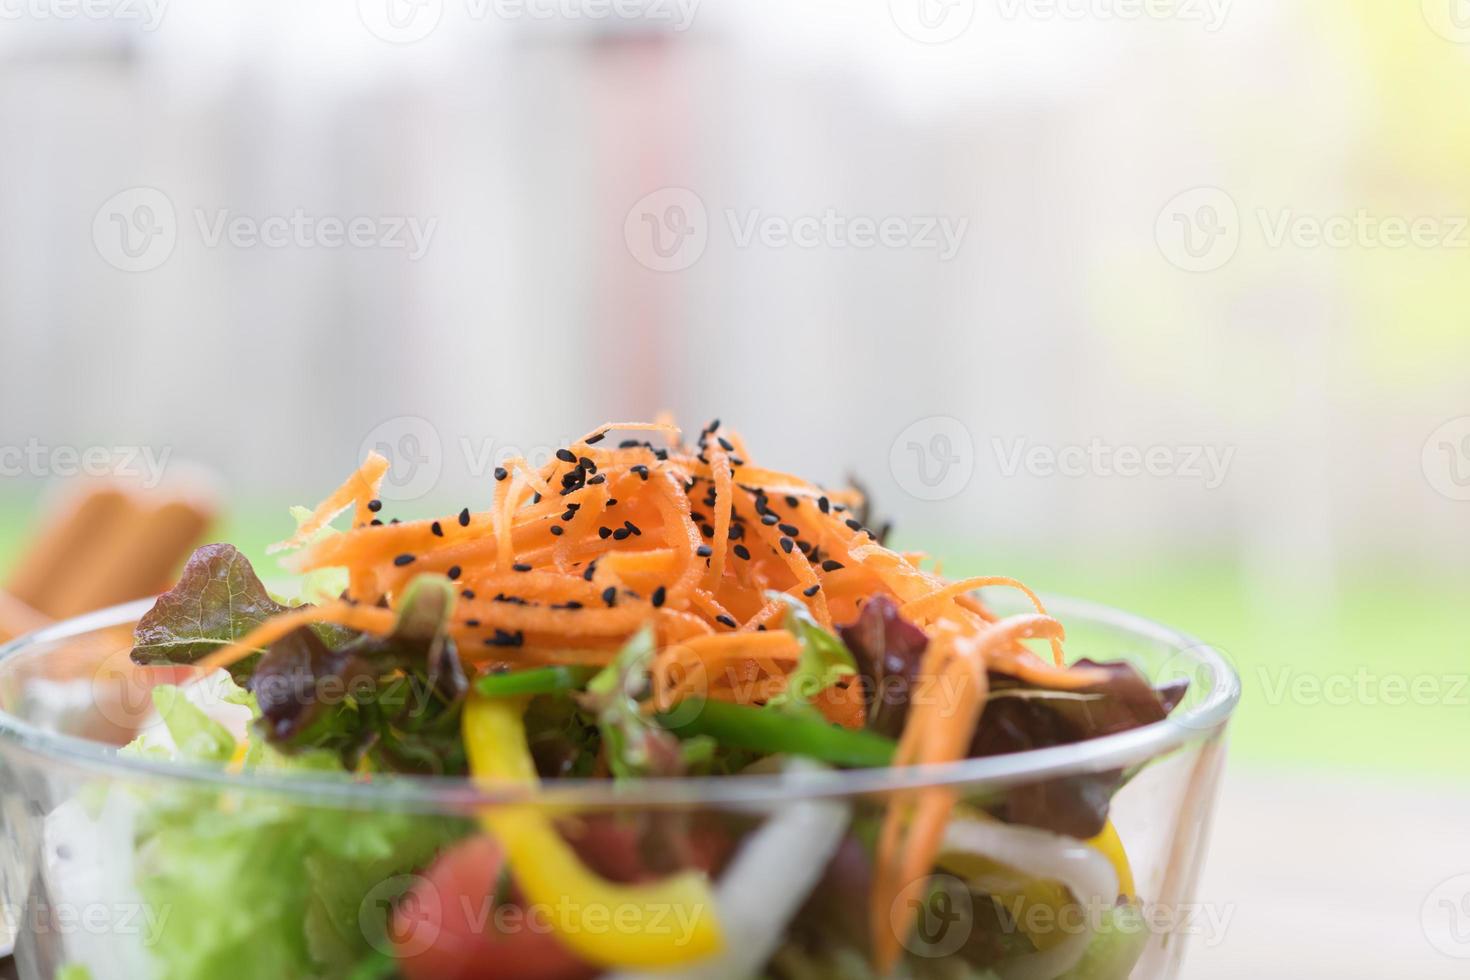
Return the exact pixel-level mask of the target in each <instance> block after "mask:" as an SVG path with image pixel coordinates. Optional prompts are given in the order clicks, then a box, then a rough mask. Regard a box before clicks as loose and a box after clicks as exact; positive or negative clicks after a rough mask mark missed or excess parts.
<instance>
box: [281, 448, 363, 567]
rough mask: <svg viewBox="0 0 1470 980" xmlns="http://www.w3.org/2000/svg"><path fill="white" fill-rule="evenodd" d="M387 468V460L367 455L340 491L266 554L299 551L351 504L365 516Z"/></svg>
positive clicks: (328, 498)
mask: <svg viewBox="0 0 1470 980" xmlns="http://www.w3.org/2000/svg"><path fill="white" fill-rule="evenodd" d="M388 465H389V464H388V459H387V457H385V456H381V455H379V454H378V453H375V452H370V453H368V454H367V459H365V460H363V461H362V465H361V466H359V467H358V468H357V470H356V472H354V473H353V474H352V475H351V476H349V477H348V478H347V479H346V481H345V482H343V484H342V485H341V486H340V487H338V488H337V489H336V490H333V491H332V493H331V495H330V496H328V497H327V499H326V500H323V501H322V502H321V503H320V504H318V505H317V508H316V510H314V511H312V512H311V516H310V517H308V518H307V519H306V520H304V521H302V522H301V525H300V526H299V527H297V528H296V533H295V534H293V535H291V536H290V537H289V538H287V539H286V540H285V541H278V542H276V543H275V544H273V545H271V546H270V547H268V548H266V553H267V554H275V553H276V552H278V551H285V550H286V549H288V548H299V547H301V546H302V545H303V544H305V543H306V542H307V541H309V540H311V536H312V535H313V534H316V533H317V532H318V531H320V530H321V529H322V528H324V527H326V526H327V525H328V524H330V523H332V521H334V520H336V519H337V517H338V515H340V514H341V513H342V512H343V511H344V510H346V509H347V508H348V507H351V506H352V505H353V504H356V505H357V506H358V508H359V513H363V512H365V511H366V510H367V505H368V501H370V500H372V499H373V498H375V497H376V496H377V495H378V487H380V486H382V483H383V477H384V475H385V474H387V472H388Z"/></svg>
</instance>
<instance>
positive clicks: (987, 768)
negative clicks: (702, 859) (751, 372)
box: [0, 595, 1241, 813]
mask: <svg viewBox="0 0 1470 980" xmlns="http://www.w3.org/2000/svg"><path fill="white" fill-rule="evenodd" d="M1042 599H1043V601H1044V602H1045V603H1046V606H1047V609H1048V611H1049V612H1050V613H1051V614H1052V615H1054V616H1056V617H1057V618H1058V619H1060V620H1061V621H1062V622H1063V623H1064V624H1065V623H1067V622H1068V621H1081V620H1086V621H1089V622H1091V623H1094V624H1097V625H1100V626H1104V627H1107V628H1110V629H1113V630H1118V631H1123V632H1127V633H1130V634H1133V635H1135V636H1137V637H1139V638H1140V639H1143V640H1147V641H1151V642H1153V643H1160V644H1165V645H1167V646H1168V647H1171V648H1173V649H1174V650H1175V651H1176V653H1177V654H1186V653H1187V654H1188V655H1189V656H1190V658H1191V659H1192V660H1193V661H1194V665H1195V666H1197V667H1203V668H1204V669H1206V670H1208V671H1209V674H1210V677H1211V681H1212V683H1211V687H1210V690H1209V692H1208V694H1207V696H1206V697H1205V698H1204V699H1203V700H1201V701H1200V702H1198V703H1196V704H1193V705H1190V706H1188V707H1187V708H1181V709H1179V710H1178V711H1176V712H1175V713H1174V714H1173V715H1171V716H1170V717H1169V718H1166V719H1165V720H1163V721H1160V722H1157V723H1155V724H1152V725H1146V726H1144V727H1142V728H1136V729H1133V730H1131V731H1127V732H1120V733H1118V734H1115V735H1106V736H1103V737H1101V738H1096V739H1092V740H1090V741H1086V742H1078V743H1075V744H1072V745H1064V746H1057V747H1054V748H1047V749H1033V750H1029V751H1025V752H1016V753H1012V754H1010V755H1002V756H991V757H988V758H983V759H967V760H964V761H961V762H956V763H951V764H947V765H939V766H913V767H905V768H885V769H855V770H846V771H837V770H831V771H817V772H811V771H803V772H800V773H788V774H779V775H755V776H706V777H695V778H687V779H641V780H628V781H619V782H614V781H612V780H556V781H552V782H548V783H545V784H543V785H542V786H541V787H538V788H534V789H531V788H527V787H525V786H520V785H515V786H511V785H505V784H496V783H490V782H476V781H473V780H471V779H468V778H463V777H438V776H398V777H381V776H378V777H374V779H373V780H372V781H370V782H369V781H363V780H359V779H354V778H353V777H351V776H349V775H346V774H343V775H341V776H323V775H320V774H316V773H312V774H309V775H307V774H295V773H261V772H251V773H244V774H240V773H231V772H227V771H225V770H223V769H221V768H218V767H211V766H203V765H192V764H183V763H173V762H167V761H160V760H151V759H145V758H140V757H134V756H121V755H118V754H117V751H116V748H115V747H114V746H111V745H108V744H105V743H102V742H97V741H94V740H91V739H85V738H81V737H79V736H74V735H65V734H61V733H57V732H51V731H47V730H45V729H42V728H40V727H38V726H36V725H33V724H31V723H30V722H27V721H25V720H24V719H21V718H18V717H16V716H15V715H13V714H11V713H9V712H8V711H5V710H3V709H0V751H4V752H6V753H15V752H19V753H22V754H25V755H29V756H32V757H34V758H35V759H36V760H37V761H38V762H40V763H42V764H44V763H45V762H48V761H51V762H56V763H62V764H66V765H71V766H75V767H78V768H80V769H83V770H87V771H90V772H93V773H95V774H97V775H99V776H104V777H109V778H113V779H135V780H158V781H164V782H177V783H181V784H193V785H194V786H195V787H196V788H201V789H204V788H213V789H215V790H217V791H232V792H240V791H259V792H262V793H271V794H278V795H281V796H283V797H285V798H288V799H292V800H294V801H297V802H301V803H304V804H309V805H318V806H324V805H330V806H334V807H342V808H348V809H368V810H383V809H393V810H405V811H412V812H426V813H443V812H470V811H472V810H474V809H476V808H478V807H484V806H500V805H508V804H532V805H538V806H552V807H557V808H561V807H571V808H583V809H597V808H609V809H622V808H631V807H650V806H652V807H664V806H669V807H689V806H759V805H769V804H773V803H782V802H789V801H793V800H799V799H819V798H839V797H841V798H845V797H858V796H875V795H876V796H885V795H889V794H891V793H894V792H898V791H905V790H914V789H923V788H930V787H956V788H959V787H965V788H973V787H976V786H983V787H984V788H987V789H997V790H999V789H1004V788H1006V787H1010V786H1016V785H1022V784H1026V783H1032V782H1037V781H1041V780H1047V779H1057V778H1061V777H1065V776H1072V775H1079V774H1083V773H1093V772H1104V771H1109V770H1116V769H1127V768H1129V767H1130V766H1133V765H1136V764H1138V763H1141V762H1143V761H1145V760H1148V759H1151V758H1154V757H1157V756H1161V755H1164V754H1166V753H1168V752H1171V751H1173V750H1174V749H1177V748H1179V747H1180V746H1183V745H1185V744H1187V743H1189V742H1193V741H1198V740H1202V739H1205V738H1209V737H1212V736H1213V735H1215V734H1216V733H1218V732H1219V731H1220V730H1221V729H1223V728H1224V726H1225V724H1226V722H1228V721H1229V719H1230V715H1231V713H1232V712H1233V711H1234V710H1235V706H1236V704H1237V703H1239V701H1240V691H1241V689H1240V678H1239V676H1238V674H1237V673H1236V671H1235V670H1234V668H1233V667H1232V665H1231V664H1230V662H1229V661H1228V660H1227V659H1226V658H1225V657H1224V656H1223V655H1222V654H1221V653H1220V652H1219V651H1218V650H1216V649H1215V648H1214V647H1212V646H1210V645H1209V644H1206V643H1202V642H1200V641H1198V640H1196V639H1194V638H1193V637H1190V636H1188V635H1186V634H1184V633H1180V632H1178V631H1176V630H1174V629H1171V628H1170V627H1167V626H1163V625H1161V624H1159V623H1155V622H1153V621H1151V620H1148V619H1145V618H1143V617H1141V616H1135V615H1133V614H1131V613H1126V612H1123V611H1121V610H1118V609H1113V608H1111V607H1109V606H1105V605H1101V604H1098V603H1093V602H1089V601H1086V600H1081V599H1071V598H1065V597H1053V596H1045V595H1044V596H1042ZM152 604H153V600H152V599H142V600H138V601H136V602H130V603H125V604H123V605H119V606H113V607H111V608H108V609H101V610H97V611H96V612H91V613H87V614H85V615H82V616H78V617H75V618H72V619H68V620H65V621H63V622H60V623H55V624H53V625H51V626H48V627H45V628H44V629H40V630H37V631H35V632H33V633H29V634H26V635H25V636H21V637H17V638H16V639H14V640H11V641H9V642H8V643H6V644H4V645H3V646H0V671H3V670H4V669H5V668H6V667H7V666H8V665H9V662H10V661H11V659H12V658H14V657H17V656H20V655H22V654H24V653H25V652H26V651H27V650H28V649H30V648H32V647H35V646H37V645H39V644H43V643H54V642H57V641H60V640H67V639H72V638H75V637H78V636H81V635H83V634H86V633H90V632H93V631H96V630H101V629H106V628H108V627H115V626H121V625H124V624H126V623H129V622H134V621H136V620H137V619H138V618H139V617H141V616H142V615H143V613H144V612H146V611H147V610H148V609H149V608H150V607H151V606H152ZM1009 604H1010V603H1009V601H1006V600H1002V601H1001V602H999V603H992V605H994V606H999V607H1004V606H1007V605H1009ZM1027 608H1028V609H1029V608H1030V607H1029V606H1028V607H1027Z"/></svg>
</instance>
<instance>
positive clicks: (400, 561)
mask: <svg viewBox="0 0 1470 980" xmlns="http://www.w3.org/2000/svg"><path fill="white" fill-rule="evenodd" d="M393 564H395V565H397V566H398V567H399V568H402V567H403V566H404V565H412V564H413V555H399V556H398V557H397V558H395V559H393Z"/></svg>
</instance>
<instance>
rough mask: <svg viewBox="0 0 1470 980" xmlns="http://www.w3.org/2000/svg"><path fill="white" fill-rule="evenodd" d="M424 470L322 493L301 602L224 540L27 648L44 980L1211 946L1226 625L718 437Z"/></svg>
mask: <svg viewBox="0 0 1470 980" xmlns="http://www.w3.org/2000/svg"><path fill="white" fill-rule="evenodd" d="M388 465H389V464H388V461H387V460H386V459H384V458H383V457H381V456H378V455H376V454H373V455H369V457H368V458H367V459H366V460H365V461H364V462H363V463H362V465H361V466H360V468H359V469H358V470H357V471H356V472H354V473H352V474H351V475H350V476H349V478H348V479H347V480H346V482H344V483H343V484H342V485H341V486H340V487H339V488H337V489H336V490H335V491H333V492H332V493H331V494H330V495H328V496H327V498H326V499H325V500H324V501H323V502H322V503H321V504H320V505H319V506H318V507H316V508H315V509H310V510H308V509H306V508H300V509H298V510H297V511H296V513H295V517H296V528H295V530H294V532H293V533H292V534H291V535H290V536H289V537H287V538H286V539H285V540H284V541H282V542H281V543H280V544H278V545H276V546H273V548H272V549H270V550H271V552H273V553H277V554H279V555H281V556H282V557H281V559H280V560H281V563H282V565H283V566H284V567H285V569H287V570H288V571H289V572H291V573H292V574H294V575H295V576H298V577H299V579H298V582H299V593H300V594H299V595H298V596H296V597H293V598H291V599H287V598H284V597H282V596H281V595H279V594H276V593H273V592H272V591H270V590H268V589H267V587H266V586H265V584H264V583H263V581H262V578H261V576H260V575H259V574H258V573H257V571H256V569H255V568H254V567H253V565H252V563H251V562H250V560H249V559H248V558H247V557H246V556H245V555H243V554H242V553H241V552H240V551H238V550H237V549H235V548H234V547H232V546H230V545H228V544H213V545H208V546H206V547H203V548H201V549H199V550H198V551H197V552H196V553H195V554H194V556H193V557H192V558H191V559H190V560H189V562H188V564H187V565H186V567H185V569H184V571H183V573H182V576H181V578H180V579H179V581H178V584H177V585H176V586H175V587H174V588H173V589H171V590H170V591H169V592H167V593H166V594H164V595H162V596H161V597H159V598H158V599H157V600H156V602H150V603H143V604H141V605H140V606H134V607H122V608H119V609H116V610H109V611H105V612H103V613H98V614H94V615H93V616H92V617H87V618H84V619H83V620H82V621H78V622H73V623H69V624H63V625H61V626H59V627H55V628H52V629H50V630H48V631H44V632H42V633H39V634H35V635H33V636H31V637H28V638H25V639H23V640H21V641H18V642H17V643H15V644H12V645H11V646H10V647H9V648H8V649H7V650H6V651H5V653H4V655H3V657H0V778H3V780H4V788H5V801H6V803H5V808H4V819H5V822H6V830H7V832H8V836H9V837H10V838H11V840H12V841H13V844H12V849H11V853H10V854H9V855H7V858H6V863H5V866H4V875H3V884H4V888H5V897H6V902H7V908H8V909H10V910H12V911H11V914H10V916H9V918H10V919H11V923H10V924H11V926H12V928H13V930H15V932H16V957H17V963H18V965H19V968H20V972H21V975H22V976H25V977H34V978H43V977H44V978H50V977H55V976H63V977H66V978H68V980H81V978H84V977H92V978H95V980H111V978H127V980H131V978H151V977H159V978H168V980H206V978H214V977H220V976H231V977H260V978H263V980H264V978H272V980H275V978H282V977H342V978H356V980H368V978H382V980H388V978H404V980H430V978H450V980H454V978H461V980H500V978H516V977H525V978H537V980H562V978H566V980H572V978H591V977H609V978H620V980H623V978H644V977H647V978H658V977H662V978H691V980H693V978H699V980H704V978H711V980H713V978H729V980H740V978H747V977H751V978H755V977H770V978H778V980H821V978H849V977H857V978H862V977H871V978H875V980H876V978H884V977H899V978H936V980H939V978H974V980H986V978H1005V980H1010V978H1017V980H1052V978H1068V980H1109V978H1123V977H1130V976H1132V977H1139V978H1143V977H1167V976H1171V975H1173V974H1174V972H1175V971H1176V970H1177V969H1178V965H1179V961H1180V955H1181V952H1182V949H1181V947H1182V941H1183V939H1184V937H1185V935H1187V933H1188V930H1187V929H1183V928H1179V927H1178V925H1179V922H1180V921H1182V918H1183V917H1182V916H1180V915H1179V913H1180V911H1181V910H1182V909H1184V908H1185V907H1186V906H1187V905H1188V903H1189V902H1191V901H1192V889H1193V883H1194V877H1195V875H1196V873H1197V870H1198V866H1199V861H1200V856H1201V852H1202V848H1203V841H1204V839H1205V835H1206V827H1207V824H1208V815H1209V810H1210V803H1211V797H1212V794H1213V790H1214V786H1215V783H1216V780H1217V777H1218V772H1219V765H1220V758H1221V746H1222V744H1223V742H1222V735H1223V730H1224V727H1225V723H1226V720H1227V719H1228V716H1229V714H1230V711H1231V709H1232V708H1233V705H1234V702H1235V699H1236V697H1237V696H1238V686H1237V685H1236V682H1235V679H1234V676H1233V674H1231V673H1230V671H1229V669H1228V667H1226V666H1225V665H1224V664H1223V662H1222V661H1221V660H1220V659H1219V657H1218V655H1216V654H1215V653H1214V652H1213V651H1211V650H1210V649H1209V648H1208V647H1205V646H1203V645H1200V644H1197V643H1195V642H1193V641H1191V640H1189V639H1188V638H1187V637H1184V636H1181V635H1179V634H1176V633H1174V632H1173V631H1171V630H1168V629H1165V628H1164V627H1160V626H1156V625H1154V624H1151V623H1147V622H1145V621H1143V620H1138V619H1136V618H1133V617H1128V616H1126V615H1124V614H1121V613H1115V612H1112V611H1110V610H1105V609H1102V608H1100V607H1096V606H1090V605H1087V604H1084V603H1076V602H1060V603H1053V602H1049V601H1047V600H1044V599H1043V598H1042V597H1041V596H1039V595H1037V594H1036V593H1034V592H1032V591H1031V590H1030V589H1029V588H1028V587H1027V586H1025V585H1024V584H1022V583H1021V582H1019V581H1016V580H1014V579H1011V578H1007V577H1003V576H986V577H980V578H965V579H959V580H951V579H948V578H945V577H943V576H942V575H940V574H939V573H938V572H937V571H936V570H934V569H933V567H932V566H931V565H930V563H929V561H928V560H927V559H926V558H925V556H922V555H917V554H911V553H905V552H902V551H898V550H895V549H893V548H890V547H889V546H888V545H887V544H886V543H885V538H886V534H885V531H884V529H882V528H880V527H876V526H874V521H873V520H872V518H871V516H870V514H869V513H868V509H867V506H866V503H865V501H864V499H863V496H862V495H861V494H860V493H859V492H857V491H856V490H853V489H824V488H822V487H819V486H816V485H814V484H812V483H810V482H808V481H806V480H803V479H801V478H798V477H796V476H792V475H788V474H785V473H780V472H775V471H772V470H769V469H765V468H762V467H761V466H759V465H757V464H755V463H753V462H751V459H750V456H749V453H748V451H747V449H746V446H745V444H744V443H743V441H742V440H741V439H740V437H739V435H738V434H736V433H734V432H732V431H730V430H728V429H726V428H725V427H724V426H722V425H721V424H720V423H719V422H718V421H716V422H712V423H710V424H709V425H707V426H705V427H703V428H702V429H701V430H700V431H699V433H698V434H697V436H696V437H694V438H693V439H692V440H691V439H686V438H685V437H684V436H683V435H682V434H681V432H680V431H679V430H678V429H676V428H674V427H673V426H672V425H669V424H664V423H649V424H643V423H638V424H608V425H604V426H599V427H598V428H596V429H594V430H593V431H592V432H590V433H588V434H587V436H585V437H584V438H582V439H580V440H577V441H576V442H574V443H572V444H571V445H569V446H566V447H564V448H561V449H559V450H558V451H557V452H556V454H555V456H554V458H552V459H551V460H550V461H549V462H547V463H546V464H545V465H543V466H533V465H531V464H530V463H528V462H527V461H526V460H524V459H508V460H505V461H504V463H503V465H501V466H499V467H497V468H496V470H495V472H494V479H493V483H492V485H491V486H490V487H489V488H487V497H488V505H487V506H484V507H465V508H463V509H461V510H459V511H458V512H456V513H450V514H446V515H440V516H437V517H427V518H423V519H407V517H408V515H402V516H400V515H392V514H389V513H388V511H387V509H386V507H385V505H384V502H383V500H382V499H381V497H380V486H381V482H382V480H383V478H384V476H385V475H386V473H387V470H388ZM344 517H345V518H346V519H345V520H343V518H344ZM1069 630H1070V631H1071V632H1070V633H1069ZM140 692H141V693H142V694H143V695H146V696H145V697H143V698H141V699H139V698H138V697H136V695H137V694H139V693H140ZM129 695H134V696H132V697H130V696H129ZM86 915H91V916H92V919H93V921H95V922H96V923H98V924H99V926H98V928H95V929H81V928H71V929H67V928H63V924H62V922H63V919H68V920H70V921H72V922H73V923H75V922H77V921H81V920H82V919H83V918H84V917H85V916H86ZM124 920H127V924H126V927H125V924H124Z"/></svg>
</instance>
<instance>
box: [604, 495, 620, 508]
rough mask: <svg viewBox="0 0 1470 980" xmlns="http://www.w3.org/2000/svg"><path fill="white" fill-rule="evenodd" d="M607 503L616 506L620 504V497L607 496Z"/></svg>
mask: <svg viewBox="0 0 1470 980" xmlns="http://www.w3.org/2000/svg"><path fill="white" fill-rule="evenodd" d="M607 505H608V506H609V507H616V506H617V505H618V498H617V497H609V498H607Z"/></svg>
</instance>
